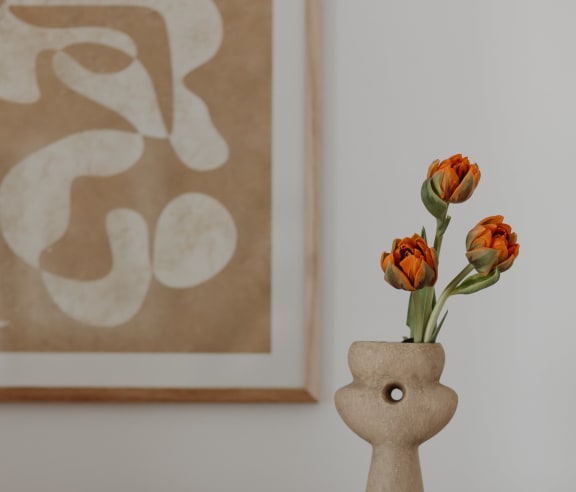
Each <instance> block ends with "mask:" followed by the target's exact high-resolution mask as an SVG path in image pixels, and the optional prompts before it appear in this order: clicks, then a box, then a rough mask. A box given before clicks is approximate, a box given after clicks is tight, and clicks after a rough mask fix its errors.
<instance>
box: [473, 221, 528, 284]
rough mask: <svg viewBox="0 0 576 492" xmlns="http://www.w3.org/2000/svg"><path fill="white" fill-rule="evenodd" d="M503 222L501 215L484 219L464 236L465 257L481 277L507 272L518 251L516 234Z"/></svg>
mask: <svg viewBox="0 0 576 492" xmlns="http://www.w3.org/2000/svg"><path fill="white" fill-rule="evenodd" d="M503 220H504V217H503V216H502V215H494V216H492V217H486V218H485V219H484V220H482V221H481V222H479V223H478V225H477V226H476V227H474V228H473V229H472V230H471V231H470V232H469V233H468V236H466V251H467V252H466V257H467V258H468V261H469V262H470V263H471V264H472V265H473V266H474V268H476V270H477V271H478V272H479V273H481V274H483V275H488V274H489V273H490V272H492V271H493V270H495V269H496V268H498V270H499V271H500V272H504V271H506V270H508V269H509V268H510V267H511V266H512V263H514V260H515V259H516V257H517V256H518V252H519V251H520V245H519V244H518V243H517V242H516V239H517V237H516V233H514V232H512V228H511V227H510V226H509V225H508V224H504V222H503Z"/></svg>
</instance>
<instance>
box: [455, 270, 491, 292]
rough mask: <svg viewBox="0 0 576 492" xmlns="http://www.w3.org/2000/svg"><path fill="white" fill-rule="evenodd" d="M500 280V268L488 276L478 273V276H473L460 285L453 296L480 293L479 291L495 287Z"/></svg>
mask: <svg viewBox="0 0 576 492" xmlns="http://www.w3.org/2000/svg"><path fill="white" fill-rule="evenodd" d="M499 279H500V271H499V270H498V268H495V269H494V270H492V272H490V273H489V274H488V275H482V274H481V273H477V274H476V275H472V276H470V277H468V278H466V279H465V280H463V281H462V283H460V285H458V286H457V287H456V288H455V289H454V290H453V291H452V295H454V294H473V293H474V292H478V291H479V290H482V289H485V288H486V287H490V286H491V285H494V284H495V283H496V282H498V280H499Z"/></svg>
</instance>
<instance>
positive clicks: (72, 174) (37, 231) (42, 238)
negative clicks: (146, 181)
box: [0, 130, 144, 267]
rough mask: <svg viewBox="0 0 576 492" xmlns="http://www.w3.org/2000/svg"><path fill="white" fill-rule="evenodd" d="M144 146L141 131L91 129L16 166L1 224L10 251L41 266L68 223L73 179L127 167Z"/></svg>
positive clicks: (5, 190)
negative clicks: (42, 256) (41, 259)
mask: <svg viewBox="0 0 576 492" xmlns="http://www.w3.org/2000/svg"><path fill="white" fill-rule="evenodd" d="M143 150H144V141H143V139H142V137H141V136H139V135H136V134H132V133H127V132H121V131H116V130H93V131H87V132H82V133H76V134H74V135H70V136H68V137H65V138H63V139H61V140H59V141H57V142H55V143H53V144H51V145H48V146H47V147H44V148H42V149H41V150H39V151H37V152H35V153H33V154H30V155H29V156H28V157H27V158H26V159H24V160H23V161H21V162H20V163H18V164H16V165H15V166H14V167H13V168H12V169H10V171H9V172H8V174H7V175H6V177H5V178H4V180H3V181H2V184H1V185H0V225H1V227H2V234H3V235H4V239H5V240H6V242H7V243H8V245H9V246H10V248H11V249H12V251H14V253H15V254H16V255H18V256H19V257H20V258H21V259H23V260H24V261H25V262H27V263H29V264H30V265H32V266H35V267H39V259H40V254H41V253H42V251H43V250H44V249H45V248H46V247H47V246H49V245H51V244H52V243H54V242H55V241H57V240H58V239H59V238H61V237H62V236H63V235H64V233H65V231H66V228H67V227H68V221H69V218H70V188H71V186H72V182H73V181H74V179H75V178H77V177H80V176H113V175H115V174H118V173H121V172H123V171H126V170H127V169H129V168H130V167H132V166H133V165H134V164H135V163H136V162H137V161H138V160H139V159H140V157H141V155H142V153H143Z"/></svg>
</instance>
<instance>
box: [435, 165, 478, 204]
mask: <svg viewBox="0 0 576 492" xmlns="http://www.w3.org/2000/svg"><path fill="white" fill-rule="evenodd" d="M428 178H429V179H431V180H432V187H433V189H434V191H435V193H436V194H437V195H438V196H439V197H440V199H441V200H443V201H445V202H449V203H461V202H464V201H466V200H468V198H470V196H472V193H473V192H474V190H475V189H476V186H478V182H479V181H480V170H479V169H478V165H477V164H470V161H469V160H468V157H462V154H456V155H453V156H452V157H449V158H448V159H445V160H443V161H442V162H440V161H439V160H438V159H437V160H435V161H434V162H433V163H432V164H430V167H429V168H428Z"/></svg>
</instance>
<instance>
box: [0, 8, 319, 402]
mask: <svg viewBox="0 0 576 492" xmlns="http://www.w3.org/2000/svg"><path fill="white" fill-rule="evenodd" d="M318 3H319V2H318V0H298V1H294V2H285V1H279V0H164V1H157V0H0V368H1V367H4V369H5V370H4V371H0V393H1V392H2V391H4V393H2V395H3V396H2V397H1V398H0V399H10V395H11V393H10V392H9V391H8V392H6V391H5V390H6V386H8V387H12V389H14V388H16V387H19V386H25V387H29V386H30V387H35V386H39V387H42V388H41V389H43V390H48V392H50V390H51V389H53V388H52V387H53V386H56V387H58V384H54V383H53V382H54V381H56V382H58V378H59V377H60V376H58V374H66V376H65V379H66V378H68V379H66V382H64V381H63V383H62V384H63V387H66V388H68V389H72V390H74V389H75V390H78V391H80V393H78V394H81V395H87V394H89V395H92V396H91V397H95V398H96V399H107V398H108V397H107V396H106V394H105V392H102V391H103V390H102V388H108V387H110V386H114V387H116V386H118V387H122V388H121V389H128V390H129V389H130V388H131V387H132V386H131V385H132V384H133V379H134V378H135V380H137V383H134V386H137V387H138V388H140V389H142V386H146V384H147V381H149V380H150V379H151V378H152V379H153V378H154V377H156V375H157V377H158V383H157V384H158V386H159V387H161V388H160V390H159V391H160V393H161V392H162V391H164V390H165V389H166V388H167V387H170V384H171V383H170V381H171V379H170V378H173V379H174V381H176V382H177V384H175V385H174V386H175V387H178V388H182V387H183V386H184V387H185V389H186V388H188V386H190V388H194V387H196V386H197V385H198V386H202V387H205V386H210V385H212V384H213V381H212V380H211V381H209V382H206V383H205V384H199V383H198V381H200V383H202V381H203V380H202V377H203V376H202V374H203V371H205V370H204V369H193V367H196V366H194V364H195V363H196V361H197V360H199V361H200V363H202V364H204V363H208V364H211V363H212V360H213V359H212V357H222V356H228V357H229V358H230V360H231V361H234V364H239V367H244V368H245V369H246V368H247V369H246V371H247V374H252V375H254V374H257V373H258V372H261V373H263V374H264V373H266V370H264V371H262V370H261V369H260V370H259V369H257V367H258V366H257V365H255V364H259V363H260V362H256V361H261V360H266V361H268V362H270V361H271V362H274V360H275V358H278V359H282V361H283V362H282V364H286V365H287V366H290V365H292V366H293V365H294V364H293V362H291V359H290V358H289V357H288V355H287V354H289V352H294V351H300V352H302V354H304V355H302V354H300V355H298V357H299V358H300V359H299V360H303V361H305V362H303V363H305V364H306V368H305V369H303V370H305V371H308V369H309V366H310V361H311V360H312V357H311V355H310V354H311V353H312V352H311V350H310V347H309V345H310V344H309V342H308V341H309V340H311V339H312V337H311V332H309V328H310V326H312V323H311V322H309V321H308V320H309V319H311V318H312V317H313V314H311V313H312V311H313V310H315V307H316V304H315V299H316V295H315V286H316V279H315V276H313V277H314V278H313V279H312V281H311V280H310V279H311V277H310V276H309V273H310V271H309V270H308V267H307V266H306V268H304V267H302V268H300V266H299V265H304V264H305V263H306V264H307V265H308V264H311V262H315V261H316V250H315V249H314V248H312V249H310V248H309V247H308V246H309V245H310V244H311V241H310V240H309V238H308V240H307V242H306V244H304V240H302V241H301V240H300V235H299V234H300V233H299V232H298V233H297V234H293V233H291V232H290V231H291V230H292V232H294V230H295V229H291V228H294V227H295V228H298V227H300V228H301V229H302V230H304V228H305V227H308V228H309V224H310V222H309V219H308V218H306V217H304V215H303V213H302V214H301V213H300V212H299V211H300V210H303V209H304V205H303V202H304V200H303V199H302V200H301V201H302V203H297V202H298V201H299V200H300V198H298V197H301V196H304V191H298V190H308V191H309V190H311V189H312V188H311V187H310V183H308V185H306V183H305V182H304V181H305V179H307V178H294V179H292V178H289V179H288V180H287V182H286V183H282V184H281V188H278V186H279V185H278V179H282V178H281V177H282V176H283V171H282V169H281V168H279V167H278V166H280V165H281V166H283V168H284V169H287V168H288V167H293V168H294V169H296V170H297V173H296V175H298V176H299V174H298V173H301V174H302V175H304V174H309V173H310V170H307V171H306V172H305V171H304V169H305V167H306V166H307V165H308V164H309V163H310V162H311V160H316V154H315V152H316V150H317V144H316V135H317V132H315V125H317V121H318V118H317V114H314V115H312V113H311V112H310V111H308V110H306V109H305V107H306V104H307V103H306V101H308V99H305V97H304V96H302V97H301V100H302V101H303V102H302V103H301V104H302V112H301V114H300V113H298V112H295V111H292V109H294V106H295V104H294V103H293V101H292V100H293V99H294V100H297V101H298V97H300V96H294V95H293V94H292V93H293V92H294V94H299V93H298V92H297V91H296V92H295V91H294V90H293V89H294V88H295V87H298V86H302V87H304V86H307V87H308V86H310V84H309V74H308V73H307V68H306V67H308V68H309V67H310V65H309V62H307V61H306V59H307V57H308V56H309V53H308V51H309V48H310V43H309V42H308V44H307V42H306V32H308V34H309V26H308V24H307V23H306V22H307V21H306V19H307V18H308V17H307V16H308V14H309V13H310V12H311V11H312V10H311V6H312V5H316V6H317V5H318ZM314 10H315V11H316V8H315V9H314ZM292 11H293V13H290V12H292ZM289 17H292V18H293V19H296V20H294V21H289V20H288V18H289ZM290 22H292V23H290ZM307 26H308V27H307ZM307 30H308V31H307ZM295 36H297V37H298V39H296V38H295ZM295 41H297V42H295ZM279 46H280V47H281V50H284V51H278V49H279ZM299 47H300V48H299ZM305 51H306V53H308V54H306V53H305ZM278 53H282V54H281V55H279V54H278ZM285 55H287V56H285ZM291 60H292V61H291ZM300 62H302V63H301V66H302V67H303V68H302V69H301V73H298V72H297V71H296V72H295V71H294V70H293V68H291V67H292V65H294V66H296V65H298V67H300ZM307 63H308V65H307ZM290 64H292V65H290ZM298 70H300V68H298ZM278 74H282V75H278ZM290 77H294V80H293V81H291V80H290V79H289V78H290ZM279 81H280V82H281V83H282V84H283V87H284V89H278V88H277V85H278V82H279ZM308 88H309V87H308ZM315 90H317V87H316V88H315ZM282 91H283V92H282ZM300 92H301V93H302V94H304V92H305V91H304V89H302V90H301V91H300ZM306 94H308V93H306ZM308 95H309V94H308ZM306 97H308V96H306ZM298 104H300V103H298ZM282 106H285V108H286V109H282ZM291 108H292V109H291ZM284 113H287V114H289V113H294V114H298V115H300V116H297V117H294V115H293V116H291V118H292V119H291V120H290V119H289V118H288V119H285V118H284V117H283V116H282V115H283V114H284ZM312 116H313V117H314V118H315V119H314V121H315V123H314V124H313V125H312V126H310V125H309V124H308V123H309V121H304V119H306V118H312ZM298 118H300V119H298ZM288 121H292V122H291V123H287V122H288ZM313 127H314V128H313ZM285 129H288V131H286V130H285ZM282 131H284V134H285V137H286V138H285V139H284V137H283V136H282ZM310 131H312V133H314V137H310V138H309V136H310V135H308V134H307V135H306V138H304V136H302V142H304V141H306V144H304V143H302V145H300V144H298V145H292V143H291V140H290V139H291V138H292V139H293V140H294V139H296V140H298V139H299V138H300V134H302V135H304V132H308V133H310ZM279 135H280V136H279ZM291 135H292V136H291ZM284 140H285V141H284ZM312 141H314V142H313V143H314V148H312V147H311V146H310V145H308V143H310V142H312ZM283 142H284V143H283ZM305 146H308V147H307V148H304V147H305ZM298 147H302V149H299V148H298ZM291 148H294V150H279V149H291ZM311 149H312V154H310V152H311ZM292 152H294V155H292ZM279 153H281V154H282V160H283V161H284V163H283V164H279V159H277V156H278V154H279ZM311 155H312V157H313V159H312V158H311V157H310V156H311ZM275 156H276V157H275ZM306 156H308V157H306ZM305 161H306V162H305ZM309 161H310V162H309ZM286 162H288V166H287V165H286ZM298 169H301V170H298ZM313 172H314V173H315V172H316V168H314V170H313ZM290 181H291V182H292V183H291V184H290ZM278 189H283V190H284V191H283V192H282V193H283V194H284V196H285V197H286V198H285V199H284V202H285V203H288V206H286V205H282V206H278V205H277V202H278V199H277V198H275V196H276V195H278V193H277V191H278ZM291 190H297V191H296V192H293V191H291ZM308 191H307V193H308ZM275 200H276V202H275ZM290 202H292V204H293V205H294V206H293V207H292V206H291V204H290ZM313 215H314V217H316V215H315V213H314V214H313ZM310 217H311V216H310ZM305 222H306V223H307V224H308V226H306V224H305ZM282 224H288V226H287V227H286V229H285V230H284V229H283V227H284V225H282ZM283 231H284V232H283ZM303 234H304V232H303ZM306 234H307V233H306ZM312 235H313V236H314V237H315V235H316V232H313V233H312ZM283 238H286V239H283ZM279 242H280V243H284V244H283V245H280V246H281V247H280V248H278V246H279ZM312 242H314V241H312ZM300 244H302V250H300V246H299V245H300ZM314 244H315V242H314ZM294 245H295V246H296V247H294ZM279 251H280V253H279ZM281 251H284V253H282V252H281ZM286 252H287V253H286ZM290 255H296V256H297V257H298V258H302V260H300V259H298V260H297V261H295V262H292V261H291V260H290ZM286 260H287V261H286ZM314 264H315V263H314ZM304 270H306V272H304ZM293 271H298V275H300V276H302V275H308V277H306V280H302V282H301V283H302V284H304V283H306V282H307V285H313V288H309V287H306V286H304V285H300V286H299V285H298V282H300V281H299V280H298V281H296V282H294V281H293V280H290V282H291V284H290V285H291V287H290V288H289V289H288V288H286V289H285V288H284V287H283V282H284V280H283V276H284V275H286V276H287V277H292V276H293V273H292V272H293ZM298 278H300V277H298ZM279 285H280V288H278V286H279ZM286 285H288V284H286ZM285 290H286V291H289V292H291V293H289V296H288V297H291V298H293V299H296V301H295V302H294V303H293V304H294V305H298V306H299V305H300V304H299V303H302V305H304V304H306V303H308V304H307V305H310V306H312V308H311V309H308V308H306V309H308V311H309V313H308V314H306V313H302V312H300V313H294V308H293V307H291V306H292V304H290V302H289V301H286V302H284V301H282V296H283V295H284V294H283V292H284V291H285ZM312 291H314V292H312ZM311 292H312V294H313V295H312V297H310V294H311ZM288 297H287V299H288ZM300 298H302V300H300ZM304 298H305V299H304ZM309 298H313V301H308V299H309ZM279 299H280V300H279ZM274 306H276V307H274ZM278 306H280V309H279V308H278ZM297 309H298V310H300V308H299V307H298V308H297ZM302 309H304V308H302ZM284 311H285V312H284ZM293 317H294V320H296V321H295V324H296V326H295V331H294V336H293V338H294V340H293V341H292V342H290V343H291V345H290V344H286V343H285V339H286V337H288V338H290V337H291V336H292V335H291V334H290V333H287V331H286V328H285V326H288V327H289V326H290V323H291V322H292V321H293V319H292V318H293ZM279 319H280V320H281V325H282V327H280V325H279V324H278V320H279ZM301 325H302V326H301ZM290 330H292V328H289V329H288V331H290ZM278 333H284V334H282V335H281V336H278ZM285 335H286V336H285ZM298 337H300V338H298ZM301 338H302V339H303V340H307V341H306V342H300V341H299V340H300V339H301ZM304 343H305V344H306V346H304V345H303V344H304ZM294 347H300V348H297V349H295V348H294ZM283 351H284V352H285V353H284V352H283ZM149 356H150V359H147V358H146V357H149ZM172 356H174V358H173V359H170V358H169V359H163V358H162V357H172ZM98 357H100V358H98ZM154 357H156V359H154ZM178 357H180V358H178ZM182 357H187V358H185V359H182ZM198 357H200V358H198ZM238 357H240V359H238ZM242 357H249V359H244V358H242ZM252 357H256V358H255V359H252ZM258 357H265V359H258ZM290 357H291V356H290ZM148 360H150V361H151V362H150V363H148V362H146V361H148ZM165 360H168V361H170V360H175V361H178V362H177V363H175V364H176V365H173V366H170V364H168V366H170V367H171V368H172V369H171V370H173V371H174V374H179V373H178V371H180V366H178V369H176V367H177V364H184V366H183V367H185V368H186V369H185V370H186V371H190V376H189V377H188V375H187V373H186V374H185V376H184V379H183V380H184V382H182V381H181V380H180V376H178V375H177V376H174V377H173V376H165V375H163V373H162V371H163V368H164V367H166V366H167V365H166V364H165V363H164V361H165ZM214 360H216V359H214ZM218 360H221V359H218ZM224 360H225V359H224ZM245 360H249V361H250V362H249V364H248V365H246V363H245ZM30 361H32V362H30ZM38 361H40V362H38ZM110 361H112V362H110ZM29 362H30V365H29V366H28V365H27V364H28V363H29ZM268 362H266V363H268ZM59 364H64V365H63V366H60V365H59ZM82 364H85V365H82ZM93 364H96V365H95V366H94V367H93ZM98 364H100V365H98ZM114 364H118V367H121V368H123V369H122V370H124V368H126V367H128V369H127V372H126V376H125V377H124V376H122V375H121V374H120V373H116V372H114V371H116V370H114V371H112V369H111V368H112V367H117V366H115V365H114ZM131 364H135V365H131ZM146 364H149V365H148V366H146ZM154 364H157V365H154ZM186 364H188V365H186ZM190 364H191V365H190ZM27 367H30V368H31V369H25V368H27ZM62 367H63V368H64V369H62ZM100 367H101V368H107V370H108V371H109V372H110V375H108V376H105V375H104V374H105V372H106V371H100V369H99V368H100ZM234 367H235V366H234ZM58 368H60V369H58ZM76 368H77V369H78V376H77V377H76V376H75V375H74V376H72V374H74V372H75V371H76ZM86 368H88V369H86ZM142 368H144V369H146V370H148V371H149V373H148V372H146V371H141V369H142ZM153 368H157V369H153ZM158 368H159V369H158ZM254 368H256V370H255V369H254ZM51 371H52V372H53V373H54V374H56V375H55V376H53V375H51V374H52V372H51ZM71 371H72V372H71ZM83 371H85V373H86V374H87V376H86V381H91V382H90V383H89V384H88V383H87V385H88V387H89V390H88V393H86V392H85V391H84V389H85V388H84V386H83V384H82V381H83V379H82V378H83V377H84V376H83V374H84V372H83ZM139 371H140V372H141V373H142V374H141V375H140V376H134V375H135V374H136V375H137V374H138V373H139ZM276 371H277V375H278V380H284V379H285V378H284V376H283V375H282V373H283V371H285V370H284V369H277V370H276ZM161 373H162V374H161ZM88 374H91V375H90V376H88ZM98 374H101V376H98ZM150 374H152V375H153V376H150ZM228 374H229V375H231V376H234V375H235V374H236V375H237V374H238V371H237V370H236V369H233V368H232V366H231V368H230V370H229V371H228ZM299 374H300V373H299ZM306 374H308V372H307V373H306ZM12 377H13V378H14V379H13V380H12V379H10V378H12ZM306 377H308V376H306ZM74 378H76V379H74ZM131 378H132V379H131ZM186 378H188V379H186ZM247 380H248V379H247ZM12 381H13V382H12ZM22 381H24V382H22ZM37 381H38V382H39V383H38V384H36V382H37ZM236 384H237V383H236V382H233V383H231V384H229V383H228V382H227V380H223V381H221V382H220V383H218V381H216V384H214V386H215V387H228V386H230V387H235V385H236ZM282 384H283V385H284V386H287V385H289V384H291V383H282ZM243 385H244V384H243V383H238V386H243ZM256 385H257V386H258V385H259V389H258V392H257V393H258V394H259V395H262V392H261V389H262V388H260V387H263V386H270V385H269V384H268V383H267V382H261V383H257V384H256ZM152 386H153V384H152ZM245 386H247V387H249V386H251V383H249V382H248V383H246V385H245ZM98 388H100V390H102V391H101V392H100V393H98V391H97V390H98ZM190 388H188V389H190ZM36 389H37V388H36ZM140 389H139V390H138V391H140ZM83 391H84V392H83ZM218 391H219V390H218ZM16 393H17V396H16V399H18V398H19V396H18V395H20V396H21V395H22V394H24V395H25V398H28V397H30V398H32V399H34V397H33V396H30V395H33V394H34V393H33V392H26V390H25V391H24V393H22V392H19V393H18V392H16ZM16 393H13V394H12V395H14V394H16ZM160 393H156V396H157V397H153V398H152V399H162V396H158V395H160ZM69 394H72V392H71V393H69ZM119 394H120V393H118V392H116V393H115V396H111V397H110V399H127V400H130V399H145V397H142V393H139V394H138V396H136V397H134V398H132V397H131V396H124V397H122V396H118V395H119ZM127 394H128V393H126V394H125V395H127ZM150 394H152V393H150ZM306 394H308V393H306ZM51 395H52V397H54V398H55V399H59V398H60V396H58V395H61V393H58V394H57V393H54V392H53V393H51ZM94 395H96V396H94ZM98 395H99V396H98ZM103 395H104V396H103ZM190 395H191V393H188V394H187V396H186V395H184V396H182V397H181V398H180V397H176V399H197V398H196V397H195V396H190ZM234 395H236V396H233V397H232V398H231V399H233V400H234V399H239V400H242V399H246V396H245V395H244V396H242V395H241V394H240V393H239V392H237V393H234ZM236 397H238V398H236ZM82 398H83V397H82V396H81V397H80V399H82ZM306 398H308V396H307V397H306ZM64 399H65V398H64ZM199 399H204V400H209V399H211V397H206V396H204V397H202V398H199ZM217 399H218V398H216V400H217ZM248 399H250V397H248ZM254 399H263V400H266V399H270V398H267V397H264V398H260V397H255V398H254ZM271 399H273V400H274V399H278V397H277V396H273V397H272V398H271Z"/></svg>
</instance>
